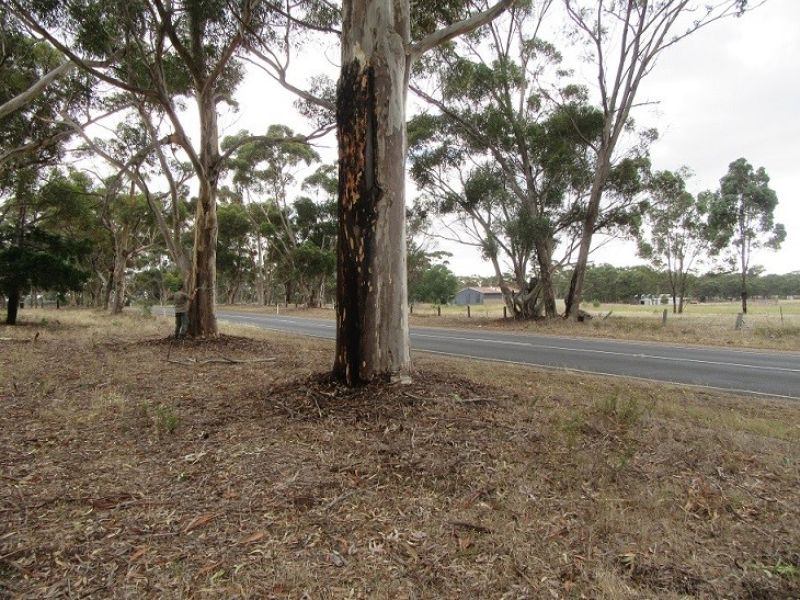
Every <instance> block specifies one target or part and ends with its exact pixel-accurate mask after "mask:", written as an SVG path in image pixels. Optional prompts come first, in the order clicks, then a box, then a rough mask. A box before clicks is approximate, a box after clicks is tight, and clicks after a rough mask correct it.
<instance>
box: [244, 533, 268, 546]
mask: <svg viewBox="0 0 800 600" xmlns="http://www.w3.org/2000/svg"><path fill="white" fill-rule="evenodd" d="M265 535H267V532H266V531H256V532H255V533H251V534H250V535H248V536H247V537H246V538H243V539H241V540H239V541H238V542H236V543H237V544H238V545H240V546H244V545H246V544H253V543H255V542H257V541H259V540H261V539H263V538H264V536H265Z"/></svg>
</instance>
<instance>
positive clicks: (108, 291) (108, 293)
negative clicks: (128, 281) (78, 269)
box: [103, 268, 114, 310]
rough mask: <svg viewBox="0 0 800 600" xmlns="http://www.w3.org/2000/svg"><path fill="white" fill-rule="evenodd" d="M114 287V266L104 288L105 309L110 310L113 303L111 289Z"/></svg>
mask: <svg viewBox="0 0 800 600" xmlns="http://www.w3.org/2000/svg"><path fill="white" fill-rule="evenodd" d="M113 289H114V269H113V268H112V269H111V271H110V272H109V274H108V278H107V279H106V280H105V289H104V290H103V310H108V306H109V304H110V303H111V291H112V290H113Z"/></svg>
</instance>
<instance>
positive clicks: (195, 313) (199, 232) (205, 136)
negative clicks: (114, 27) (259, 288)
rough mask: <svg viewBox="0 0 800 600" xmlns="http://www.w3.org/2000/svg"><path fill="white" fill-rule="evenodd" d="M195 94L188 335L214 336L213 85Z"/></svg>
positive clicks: (215, 171) (216, 163) (215, 133)
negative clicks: (196, 164)
mask: <svg viewBox="0 0 800 600" xmlns="http://www.w3.org/2000/svg"><path fill="white" fill-rule="evenodd" d="M210 87H211V89H205V90H203V91H202V92H201V93H199V94H198V95H197V106H198V109H199V111H200V154H199V156H200V163H201V165H202V167H203V173H202V174H198V175H200V177H199V179H200V190H199V193H198V197H197V212H196V214H195V226H194V248H193V252H192V274H191V277H190V281H189V288H188V289H189V293H190V295H191V294H195V296H194V298H193V300H192V301H191V303H190V305H189V334H190V335H192V336H201V337H205V336H216V335H217V317H216V315H215V308H216V286H217V180H218V178H219V131H218V127H217V106H216V101H215V98H214V90H213V87H214V86H210Z"/></svg>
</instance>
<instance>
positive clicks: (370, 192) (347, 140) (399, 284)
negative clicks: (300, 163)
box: [333, 0, 411, 385]
mask: <svg viewBox="0 0 800 600" xmlns="http://www.w3.org/2000/svg"><path fill="white" fill-rule="evenodd" d="M343 23H344V27H343V37H342V64H343V67H342V74H341V78H340V80H339V87H338V93H337V107H336V108H337V125H338V138H339V236H338V241H337V275H338V278H337V284H336V300H337V303H336V304H337V318H336V325H337V336H336V357H335V362H334V367H333V372H334V375H335V376H336V377H337V378H339V379H341V380H342V381H344V382H346V383H347V384H348V385H355V384H359V383H363V382H368V381H371V380H373V379H375V378H377V377H381V376H389V375H392V374H396V373H402V372H406V371H408V370H409V368H410V365H411V355H410V349H409V340H408V306H407V302H408V300H407V283H406V276H407V275H406V255H405V158H406V129H405V123H406V118H405V105H406V94H407V90H408V73H409V57H408V55H407V52H406V48H407V47H408V44H409V40H410V22H409V11H408V5H407V4H404V3H402V2H401V3H396V2H391V1H389V0H380V1H377V2H376V1H373V2H367V1H366V0H356V1H353V2H349V3H347V4H346V5H345V11H344V19H343Z"/></svg>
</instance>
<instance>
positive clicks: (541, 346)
mask: <svg viewBox="0 0 800 600" xmlns="http://www.w3.org/2000/svg"><path fill="white" fill-rule="evenodd" d="M221 316H224V315H221ZM229 317H233V318H240V319H248V320H253V321H260V322H262V323H264V322H269V321H272V322H275V321H277V322H279V323H288V324H292V325H303V324H304V322H305V326H308V325H309V324H311V323H313V325H312V327H314V326H316V327H322V328H326V329H335V328H336V326H335V325H328V324H324V323H319V322H316V321H310V320H308V319H301V320H299V321H298V320H294V319H287V318H274V317H250V316H245V315H229ZM411 337H412V338H413V337H417V338H429V339H434V340H438V341H443V342H446V341H449V340H453V341H464V342H482V343H487V344H497V345H502V346H524V347H528V348H535V349H539V350H558V351H562V352H583V353H588V354H607V355H612V356H625V357H630V358H643V359H650V360H664V361H669V362H679V363H680V362H684V363H698V364H706V365H718V366H724V367H739V368H742V369H753V370H757V371H778V372H782V373H800V369H790V368H786V367H770V366H763V365H751V364H746V363H737V362H725V361H716V360H701V359H697V358H681V357H674V356H659V355H655V354H643V353H638V352H618V351H614V350H597V349H594V348H570V347H565V346H553V345H549V344H537V343H533V342H512V341H510V340H494V339H488V338H472V337H461V336H453V335H444V336H441V335H430V334H425V333H418V332H412V334H411ZM577 339H581V338H577ZM459 356H466V355H459ZM476 358H481V357H476ZM525 364H530V363H525ZM537 364H538V363H537ZM584 372H586V373H588V372H589V371H584Z"/></svg>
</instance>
